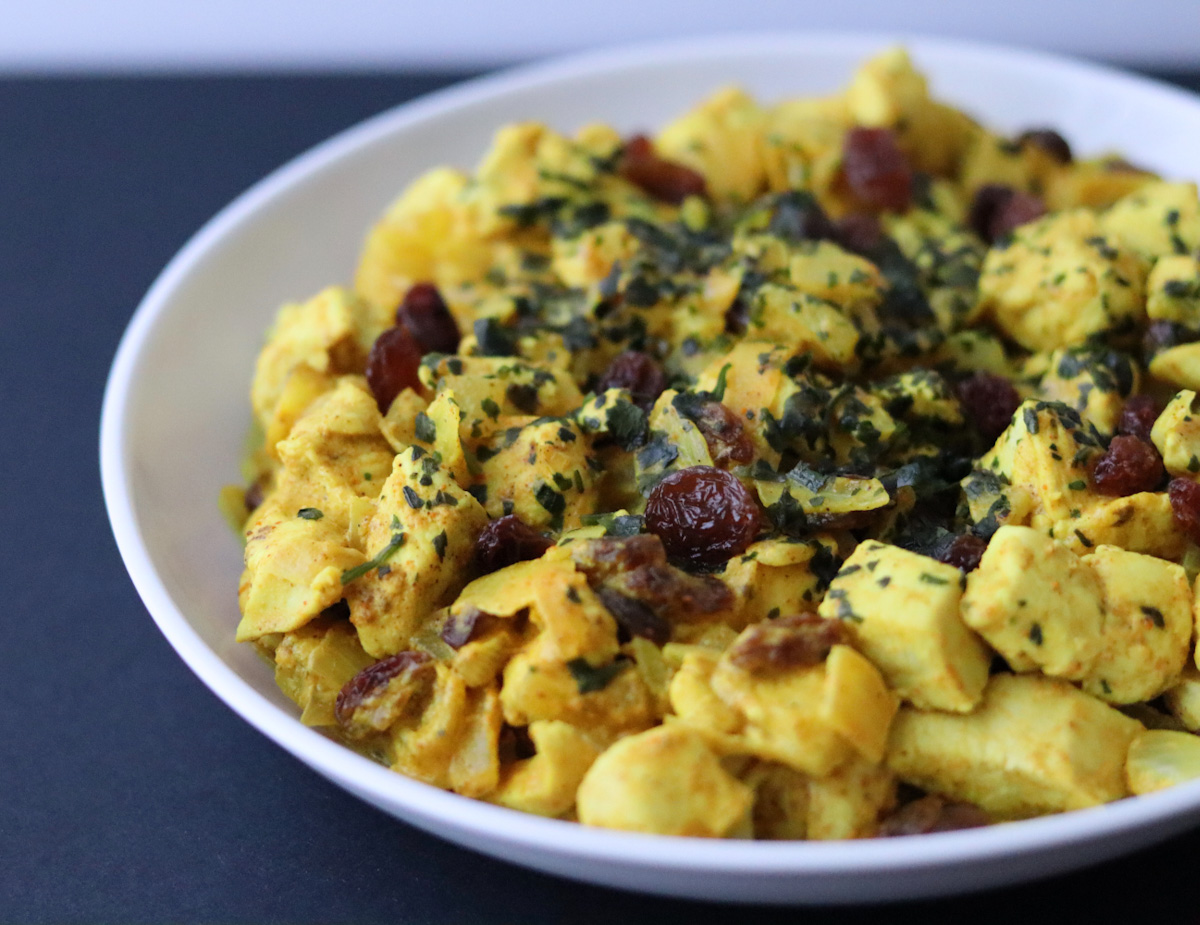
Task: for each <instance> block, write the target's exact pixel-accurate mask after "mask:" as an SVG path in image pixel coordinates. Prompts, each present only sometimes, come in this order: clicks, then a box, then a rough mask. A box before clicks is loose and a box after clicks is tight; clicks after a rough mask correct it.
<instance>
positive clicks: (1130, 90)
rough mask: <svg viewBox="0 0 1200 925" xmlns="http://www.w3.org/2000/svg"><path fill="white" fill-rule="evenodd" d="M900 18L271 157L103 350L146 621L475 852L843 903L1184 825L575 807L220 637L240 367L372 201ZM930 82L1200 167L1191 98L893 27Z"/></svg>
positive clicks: (553, 76) (1024, 117)
mask: <svg viewBox="0 0 1200 925" xmlns="http://www.w3.org/2000/svg"><path fill="white" fill-rule="evenodd" d="M895 41H896V37H895V36H892V37H881V36H855V37H850V36H828V35H826V36H819V35H777V36H769V37H764V36H758V37H723V38H719V39H707V40H702V41H689V42H684V43H676V44H668V45H657V46H642V47H636V48H630V49H625V50H619V51H612V52H603V53H599V54H591V55H586V56H582V57H576V58H571V59H568V60H563V61H558V62H553V63H550V64H547V65H540V66H535V67H530V68H523V69H519V70H515V71H511V72H508V73H506V74H502V75H499V76H496V77H488V78H484V79H481V80H476V81H473V82H470V83H467V84H464V85H462V86H459V87H456V88H452V89H450V90H446V91H442V92H440V93H435V94H433V95H431V96H429V97H426V98H424V99H421V100H418V101H416V102H413V103H409V104H406V105H404V106H401V107H399V108H397V109H395V110H393V111H391V112H388V113H385V114H383V115H381V116H378V117H376V118H374V119H371V120H369V121H367V122H365V123H363V124H362V125H360V126H358V127H356V128H354V129H351V130H350V131H347V132H345V133H343V134H341V135H339V136H337V137H336V138H334V139H332V140H331V141H328V142H326V143H324V144H322V145H320V146H318V147H317V148H315V149H313V150H312V151H310V152H308V153H307V154H305V155H304V156H302V157H300V158H298V159H297V160H295V161H293V162H292V163H290V164H288V165H287V166H285V167H283V168H282V169H280V170H279V171H277V172H276V173H274V174H272V175H271V176H270V177H268V178H267V179H265V180H263V181H262V182H261V183H259V184H258V185H257V186H255V187H254V188H252V189H251V190H250V191H249V192H247V193H246V194H245V195H243V196H241V197H239V198H238V199H237V200H236V201H235V202H233V203H232V204H231V205H230V206H229V207H228V208H226V209H225V210H224V211H222V212H221V213H220V214H219V215H217V216H216V217H215V218H214V219H213V220H212V221H210V222H209V223H208V224H207V225H206V226H205V227H204V228H203V229H201V231H200V232H199V233H198V234H197V235H196V236H195V237H194V238H193V239H192V240H191V241H190V242H189V243H188V244H187V246H186V247H184V248H183V250H182V251H180V253H179V254H178V255H177V256H176V257H175V259H174V260H172V261H171V263H170V265H169V266H168V267H167V268H166V269H165V270H164V271H163V273H162V275H161V276H160V277H159V279H158V280H157V281H156V282H155V284H154V286H153V287H152V288H151V290H150V292H149V293H148V294H147V295H146V297H145V300H144V301H143V302H142V304H141V306H140V307H139V308H138V310H137V312H136V314H135V315H134V317H133V320H132V322H131V323H130V326H129V329H128V331H127V332H126V334H125V337H124V339H123V341H122V343H121V346H120V349H119V351H118V353H117V356H116V360H115V362H114V364H113V368H112V373H111V376H110V379H109V382H108V389H107V393H106V395H105V402H104V413H103V420H102V423H101V447H100V449H101V469H102V475H103V483H104V494H105V499H106V502H107V505H108V512H109V516H110V518H111V520H112V524H113V531H114V533H115V534H116V538H117V543H118V545H119V546H120V550H121V554H122V556H123V557H124V559H125V564H126V566H127V567H128V569H129V573H130V575H131V576H132V577H133V581H134V584H135V585H136V586H137V589H138V592H139V593H140V594H141V596H142V599H143V600H144V601H145V603H146V606H147V608H148V609H149V610H150V613H151V614H152V615H153V617H154V619H155V620H156V621H157V623H158V625H159V627H160V628H161V629H162V631H163V633H164V634H165V635H166V636H167V638H168V639H169V640H170V642H171V644H172V645H173V646H174V647H175V649H176V650H177V651H178V653H179V655H180V656H181V657H182V658H183V659H184V661H186V662H187V663H188V665H190V666H191V668H192V669H193V670H194V671H195V672H196V674H197V675H199V676H200V678H201V679H202V680H203V681H204V682H205V683H206V684H207V685H208V686H209V687H210V688H211V689H212V690H213V691H214V692H215V693H216V694H217V696H218V697H220V698H221V699H222V700H224V701H225V702H226V703H227V704H229V706H230V707H232V708H233V709H234V710H235V711H237V712H238V713H239V714H241V715H242V716H243V717H244V718H245V719H246V720H247V721H248V722H250V723H252V724H253V725H254V726H255V727H257V728H258V729H259V730H260V731H262V732H263V733H264V734H266V735H267V736H269V737H270V738H272V739H274V740H275V741H276V742H277V743H279V744H280V745H281V746H283V747H284V748H286V749H287V750H288V751H289V752H291V753H292V754H294V755H295V756H297V757H298V758H299V759H300V760H302V761H304V762H305V763H307V764H308V765H310V766H311V767H313V768H314V769H316V770H317V771H318V772H320V773H321V774H324V775H325V776H326V777H328V778H329V779H330V780H332V781H334V782H335V783H337V784H339V785H341V786H343V787H345V788H346V789H347V790H350V791H351V792H353V793H355V794H357V795H359V796H360V797H362V798H363V799H364V800H367V801H368V802H370V803H373V804H374V805H376V806H378V807H380V808H381V809H383V810H385V811H386V812H389V813H391V814H393V815H395V816H397V817H398V818H400V819H403V820H405V821H406V822H409V823H412V824H413V825H416V826H419V827H421V828H423V829H426V830H428V831H430V832H433V833H435V834H437V835H439V836H441V837H444V838H447V839H450V840H452V841H455V842H458V843H460V844H463V845H466V846H469V847H471V848H474V849H476V850H479V851H483V852H486V853H488V854H492V855H495V856H497V857H501V858H504V859H506V860H509V861H514V862H516V863H519V864H526V865H529V866H531V867H535V868H538V869H540V870H544V871H550V872H553V873H557V874H562V875H565V876H569V877H576V878H579V879H583V880H589V881H593V882H596V883H603V884H608V885H613V886H621V887H626V888H631V889H638V890H646V891H651V892H656V893H666V894H672V895H677V896H689V897H695V898H705V899H724V900H738V901H747V902H804V903H815V902H855V901H868V900H883V899H898V898H901V897H914V896H931V895H937V894H947V893H953V892H961V891H965V890H971V889H977V888H982V887H986V886H994V885H998V884H1003V883H1012V882H1016V881H1018V880H1022V879H1029V878H1033V877H1038V876H1046V875H1048V874H1052V873H1056V872H1059V871H1063V870H1067V869H1069V868H1074V867H1079V866H1081V865H1084V864H1087V863H1090V862H1094V861H1098V860H1100V859H1103V858H1108V857H1112V856H1114V855H1117V854H1120V853H1123V852H1127V851H1130V850H1132V849H1134V848H1136V847H1138V846H1141V845H1145V844H1148V843H1150V842H1153V841H1155V840H1158V839H1162V838H1164V837H1166V836H1167V835H1169V834H1171V833H1173V832H1176V831H1178V830H1180V829H1183V828H1185V827H1188V826H1190V825H1193V824H1194V822H1195V821H1196V819H1197V817H1198V816H1200V783H1197V784H1194V785H1189V786H1183V787H1178V788H1176V789H1174V790H1171V791H1168V792H1164V793H1161V794H1156V795H1153V796H1150V797H1143V798H1140V799H1136V800H1125V801H1122V802H1120V803H1117V804H1113V805H1110V806H1105V807H1102V808H1098V809H1092V810H1087V811H1082V812H1075V813H1070V814H1067V815H1063V816H1057V817H1050V818H1045V819H1038V820H1034V821H1030V822H1023V823H1017V824H1011V825H1004V826H996V827H992V828H988V829H982V830H974V831H968V832H958V833H950V834H945V835H934V836H925V837H921V838H916V839H899V840H897V839H892V840H878V841H866V842H856V843H837V844H819V843H754V842H717V841H706V840H687V839H666V838H658V837H648V836H639V835H632V834H623V833H617V832H609V831H601V830H596V829H587V828H584V827H582V826H578V825H573V824H570V823H565V822H558V821H555V820H547V819H541V818H537V817H534V816H527V815H522V814H518V813H515V812H511V811H508V810H505V809H501V808H498V807H494V806H490V805H487V804H485V803H479V802H474V801H471V800H467V799H464V798H461V797H458V796H455V795H453V794H449V793H444V792H442V791H439V790H435V789H433V788H431V787H428V786H426V785H424V784H420V783H417V782H415V781H411V780H407V779H405V778H403V777H401V776H399V775H397V774H393V773H391V772H390V771H388V770H386V769H385V768H383V767H380V766H379V765H376V764H373V763H371V762H370V761H368V760H366V759H365V758H362V757H360V756H359V755H356V754H355V753H353V752H351V751H349V750H348V749H346V748H343V747H341V746H340V745H338V744H336V743H335V742H333V741H331V740H330V739H327V738H325V737H324V736H322V735H321V734H320V733H318V732H315V731H313V730H311V729H307V728H305V727H304V726H302V725H301V724H300V722H299V720H298V719H297V714H296V711H295V709H294V708H293V705H292V704H291V703H290V702H289V701H287V700H286V699H285V698H284V697H283V696H282V695H281V694H280V692H279V691H278V690H277V689H276V687H275V684H274V681H273V679H272V676H271V672H269V671H267V670H265V669H264V667H263V665H262V662H261V661H260V660H259V659H258V657H257V656H256V655H255V654H254V653H253V652H252V651H251V650H250V648H249V647H245V646H238V645H236V644H235V643H234V641H233V634H234V627H235V626H236V624H237V620H238V614H237V602H236V593H235V589H236V587H237V581H238V576H239V574H240V570H241V550H240V548H239V545H238V543H237V541H236V539H235V538H234V537H233V536H232V535H231V534H230V532H229V530H228V528H227V527H226V526H225V524H224V522H223V521H222V519H221V517H220V515H219V514H218V511H217V505H216V498H217V492H218V490H219V488H220V487H221V485H222V484H224V483H227V482H230V481H236V480H237V477H238V476H237V473H238V459H239V454H240V452H241V444H242V438H243V434H244V432H245V430H246V427H247V424H248V421H249V409H248V395H247V393H248V383H249V379H250V374H251V370H252V368H253V361H254V356H255V354H256V352H257V350H258V347H259V346H260V344H261V343H262V338H263V332H264V331H265V329H266V326H267V325H268V323H269V322H270V320H271V318H272V317H273V315H274V312H275V310H276V308H277V306H278V305H280V304H281V303H282V302H284V301H287V300H296V299H302V298H305V297H307V296H309V295H311V294H312V293H314V292H315V291H317V290H318V289H319V288H321V287H323V286H325V285H328V284H330V283H335V282H347V281H348V280H349V279H350V278H351V274H352V271H353V267H354V264H355V259H356V255H357V250H358V246H359V243H360V242H361V241H362V239H363V236H364V234H365V231H366V229H367V228H368V226H369V225H370V224H371V223H372V222H373V221H374V220H375V219H376V217H377V216H378V215H379V214H380V212H381V211H382V209H383V208H384V206H385V205H386V204H387V203H388V202H390V201H391V199H392V198H393V197H394V196H395V195H396V194H397V193H398V192H399V191H400V190H401V189H402V188H403V187H404V186H405V185H406V184H407V183H408V182H409V181H410V180H412V179H413V178H415V177H416V176H417V175H418V174H419V173H421V172H422V171H424V170H425V169H427V168H429V167H431V166H434V165H439V164H453V165H458V166H463V167H470V166H472V165H474V164H475V163H476V162H477V160H478V158H479V157H480V155H481V154H482V152H483V151H484V149H485V147H486V146H487V143H488V141H489V139H490V137H491V135H492V133H493V131H494V130H495V129H496V128H497V127H499V126H500V125H502V124H504V123H506V122H511V121H514V120H525V119H536V120H540V121H544V122H547V123H549V124H550V125H552V126H554V127H556V128H559V129H562V130H566V131H570V130H574V129H575V128H577V127H578V126H580V125H581V124H583V123H585V122H589V121H597V120H599V121H606V122H609V123H612V124H613V125H615V126H617V127H618V128H619V129H621V130H622V131H623V132H632V131H635V130H639V129H648V128H654V127H656V126H658V125H661V124H662V123H663V122H665V121H666V120H667V119H669V118H671V117H672V116H674V115H676V114H678V113H681V112H682V111H684V110H685V109H686V108H688V107H689V106H690V105H692V104H693V103H695V102H697V101H698V100H699V99H700V98H701V97H702V96H704V95H706V94H707V93H709V92H710V91H712V90H713V89H715V88H716V87H718V86H720V85H723V84H728V83H737V84H740V85H742V86H743V87H745V88H746V89H747V90H748V91H750V92H751V93H752V94H754V95H756V96H757V97H758V98H760V99H763V100H767V101H771V100H775V99H780V98H783V97H786V96H795V95H803V94H813V93H825V92H829V91H834V90H836V89H838V88H840V87H842V86H844V84H845V82H846V81H847V79H848V78H849V76H850V74H851V72H852V70H853V69H854V67H855V66H856V65H857V64H858V63H860V62H861V61H862V60H863V59H865V58H867V57H869V56H870V55H871V54H873V53H875V52H877V51H879V50H880V49H881V48H883V47H885V46H887V45H889V44H894V43H895ZM903 41H904V44H906V45H907V46H908V48H909V49H910V51H911V52H912V54H913V57H914V58H915V60H916V63H917V65H918V67H919V68H921V69H922V70H923V71H924V72H925V73H926V74H927V75H928V77H929V79H930V83H931V86H932V89H933V92H934V93H935V94H936V95H938V96H941V97H943V98H945V99H947V100H949V101H951V102H953V103H955V104H957V105H959V106H961V107H964V108H965V109H967V110H968V111H970V112H971V113H973V114H975V115H976V116H977V117H979V118H981V119H982V120H984V121H985V122H986V123H987V124H989V125H991V126H994V127H997V128H999V129H1002V130H1006V131H1012V130H1017V129H1020V128H1025V127H1031V126H1054V127H1056V128H1058V129H1059V130H1061V131H1062V132H1063V134H1064V135H1065V136H1066V137H1067V138H1068V139H1070V141H1071V142H1072V144H1073V145H1074V147H1075V149H1076V151H1079V152H1083V153H1099V152H1102V151H1105V150H1108V149H1114V148H1115V149H1119V150H1121V151H1123V152H1124V153H1125V154H1126V155H1127V156H1128V157H1129V159H1130V160H1132V161H1134V162H1135V163H1139V164H1144V165H1146V166H1148V167H1151V168H1153V169H1155V170H1158V171H1160V172H1162V173H1165V174H1167V175H1170V176H1178V177H1189V176H1196V175H1200V160H1198V159H1197V157H1196V152H1197V151H1200V100H1197V99H1196V98H1194V97H1192V96H1190V95H1188V94H1186V93H1183V92H1181V91H1178V90H1174V89H1171V88H1168V87H1164V86H1162V85H1158V84H1155V83H1153V82H1150V81H1147V80H1143V79H1139V78H1135V77H1131V76H1126V75H1122V74H1119V73H1116V72H1113V71H1109V70H1105V69H1101V68H1097V67H1093V66H1089V65H1084V64H1080V63H1076V62H1071V61H1065V60H1062V59H1058V58H1051V57H1047V56H1044V55H1040V54H1031V53H1027V52H1020V51H1012V50H1006V49H999V48H994V47H988V46H981V45H974V44H964V43H959V42H945V41H931V40H926V39H918V38H903Z"/></svg>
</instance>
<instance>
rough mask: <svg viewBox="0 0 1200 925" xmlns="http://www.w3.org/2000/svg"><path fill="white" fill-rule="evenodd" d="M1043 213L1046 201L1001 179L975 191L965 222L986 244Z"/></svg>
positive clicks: (993, 241)
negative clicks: (1006, 184)
mask: <svg viewBox="0 0 1200 925" xmlns="http://www.w3.org/2000/svg"><path fill="white" fill-rule="evenodd" d="M1045 214H1046V206H1045V203H1043V202H1042V200H1040V199H1038V197H1037V196H1033V195H1031V194H1029V193H1023V192H1021V191H1020V190H1015V189H1013V188H1012V187H1011V186H1004V185H1003V184H1000V183H988V184H985V185H984V186H981V187H979V189H977V190H976V191H975V197H974V198H973V199H972V200H971V210H970V212H969V213H968V215H967V224H968V225H969V226H970V227H971V229H972V230H973V231H974V232H975V233H976V234H977V235H979V237H981V238H983V240H984V241H986V242H987V243H988V244H994V243H995V242H996V241H998V240H1000V239H1001V238H1003V237H1005V236H1006V235H1008V234H1011V233H1012V232H1013V230H1014V229H1016V228H1018V227H1020V226H1021V225H1024V224H1025V223H1026V222H1031V221H1033V220H1034V219H1037V218H1041V217H1042V216H1043V215H1045Z"/></svg>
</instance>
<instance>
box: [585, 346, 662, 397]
mask: <svg viewBox="0 0 1200 925" xmlns="http://www.w3.org/2000/svg"><path fill="white" fill-rule="evenodd" d="M666 388H667V376H666V374H665V373H664V372H663V370H662V367H661V366H659V365H658V364H657V363H655V362H654V360H653V359H652V358H651V357H650V356H648V355H647V354H645V353H642V352H641V351H640V350H626V351H625V352H624V353H620V354H617V356H616V357H614V358H613V361H612V362H611V363H609V364H608V369H606V370H605V371H604V374H603V375H602V376H601V377H600V381H599V382H598V383H597V384H596V392H597V393H601V392H603V391H604V390H605V389H628V390H629V394H630V396H631V397H632V398H633V403H634V404H635V405H638V406H639V407H641V408H642V409H643V410H646V411H649V410H650V408H651V407H652V406H653V405H654V402H655V401H656V400H657V399H658V396H659V395H661V394H662V393H663V392H664V391H665V390H666Z"/></svg>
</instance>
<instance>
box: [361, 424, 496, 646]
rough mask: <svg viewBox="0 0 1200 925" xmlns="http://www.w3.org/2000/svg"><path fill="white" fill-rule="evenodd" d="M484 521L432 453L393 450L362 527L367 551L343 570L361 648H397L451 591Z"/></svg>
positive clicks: (455, 591) (460, 581) (459, 581)
mask: <svg viewBox="0 0 1200 925" xmlns="http://www.w3.org/2000/svg"><path fill="white" fill-rule="evenodd" d="M486 523H487V515H486V514H485V513H484V511H483V508H482V507H480V506H479V502H478V501H476V500H475V498H474V497H472V496H471V495H469V494H468V493H467V492H465V491H463V490H462V489H461V488H459V487H458V484H457V483H456V482H455V481H454V479H453V478H452V477H451V476H450V474H449V473H448V472H447V471H446V470H445V469H443V468H442V467H441V466H439V465H438V463H437V460H436V458H435V457H434V456H432V455H431V454H429V453H426V452H424V451H423V450H420V449H419V448H417V447H413V448H410V449H408V450H405V451H404V452H403V453H401V454H400V455H399V456H397V457H396V460H395V466H394V468H393V469H392V474H391V475H390V476H389V477H388V479H387V481H386V482H385V483H384V485H383V489H382V491H381V492H380V496H379V502H378V506H377V508H376V510H375V512H374V513H373V514H372V515H371V516H370V517H369V518H368V519H367V523H366V527H365V528H364V530H363V535H364V540H365V544H366V548H367V550H368V551H369V553H370V555H371V558H370V559H369V560H368V561H367V562H366V563H364V564H363V566H361V567H360V568H359V569H357V570H354V571H352V572H350V573H347V574H345V575H343V576H342V581H343V584H344V585H345V597H346V601H347V602H348V603H349V605H350V619H351V621H353V623H354V625H355V626H356V627H357V628H358V635H359V638H360V639H361V640H362V644H363V648H364V649H366V650H367V651H368V652H370V653H371V654H372V655H374V656H375V657H376V658H381V657H383V656H385V655H391V654H393V653H395V652H399V651H400V650H402V649H404V648H406V647H407V646H408V644H409V640H410V638H411V637H412V634H413V633H415V632H416V631H417V630H418V629H419V628H420V626H421V625H422V624H423V623H424V622H425V621H426V620H427V619H428V618H429V617H430V615H431V614H432V613H433V612H434V611H435V610H437V609H438V608H439V607H443V606H445V605H446V604H448V603H449V602H450V601H451V600H453V599H454V597H455V596H456V595H457V594H458V592H459V591H460V590H461V588H462V586H463V584H464V582H465V579H466V576H467V574H468V569H469V568H470V565H471V561H472V557H473V556H474V554H475V539H476V537H478V536H479V533H480V531H481V530H483V528H484V525H485V524H486Z"/></svg>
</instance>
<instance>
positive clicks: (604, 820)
mask: <svg viewBox="0 0 1200 925" xmlns="http://www.w3.org/2000/svg"><path fill="white" fill-rule="evenodd" d="M752 803H753V793H752V791H751V790H750V788H749V787H747V786H746V785H745V784H743V783H741V782H740V781H739V780H737V779H736V778H735V777H734V776H733V775H731V774H730V773H728V772H727V771H726V770H725V769H724V768H722V767H721V762H720V759H719V758H718V757H717V756H716V755H715V754H714V753H713V751H712V750H711V749H710V748H709V747H708V745H707V744H706V743H705V741H704V739H703V738H702V737H701V736H699V735H698V734H696V733H695V732H693V731H691V730H689V729H687V728H686V727H684V726H680V725H678V724H671V725H667V726H659V727H658V728H656V729H650V730H648V731H646V732H643V733H640V734H638V735H633V736H628V737H627V738H625V739H622V740H621V741H620V742H618V743H616V744H615V745H613V746H611V747H609V748H608V749H607V750H606V751H605V752H604V753H603V754H602V755H601V756H600V757H599V758H597V759H596V761H595V763H594V764H593V765H592V766H591V768H590V769H589V770H588V772H587V774H586V775H585V776H584V778H583V782H582V783H581V784H580V785H579V792H578V796H577V806H578V812H579V821H580V822H582V823H583V824H584V825H594V826H601V827H603V828H607V829H624V830H626V831H630V832H649V833H653V834H656V835H692V836H699V837H704V838H724V837H728V836H731V835H735V834H740V833H743V832H747V833H748V829H749V824H750V823H749V815H750V810H751V806H752Z"/></svg>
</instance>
